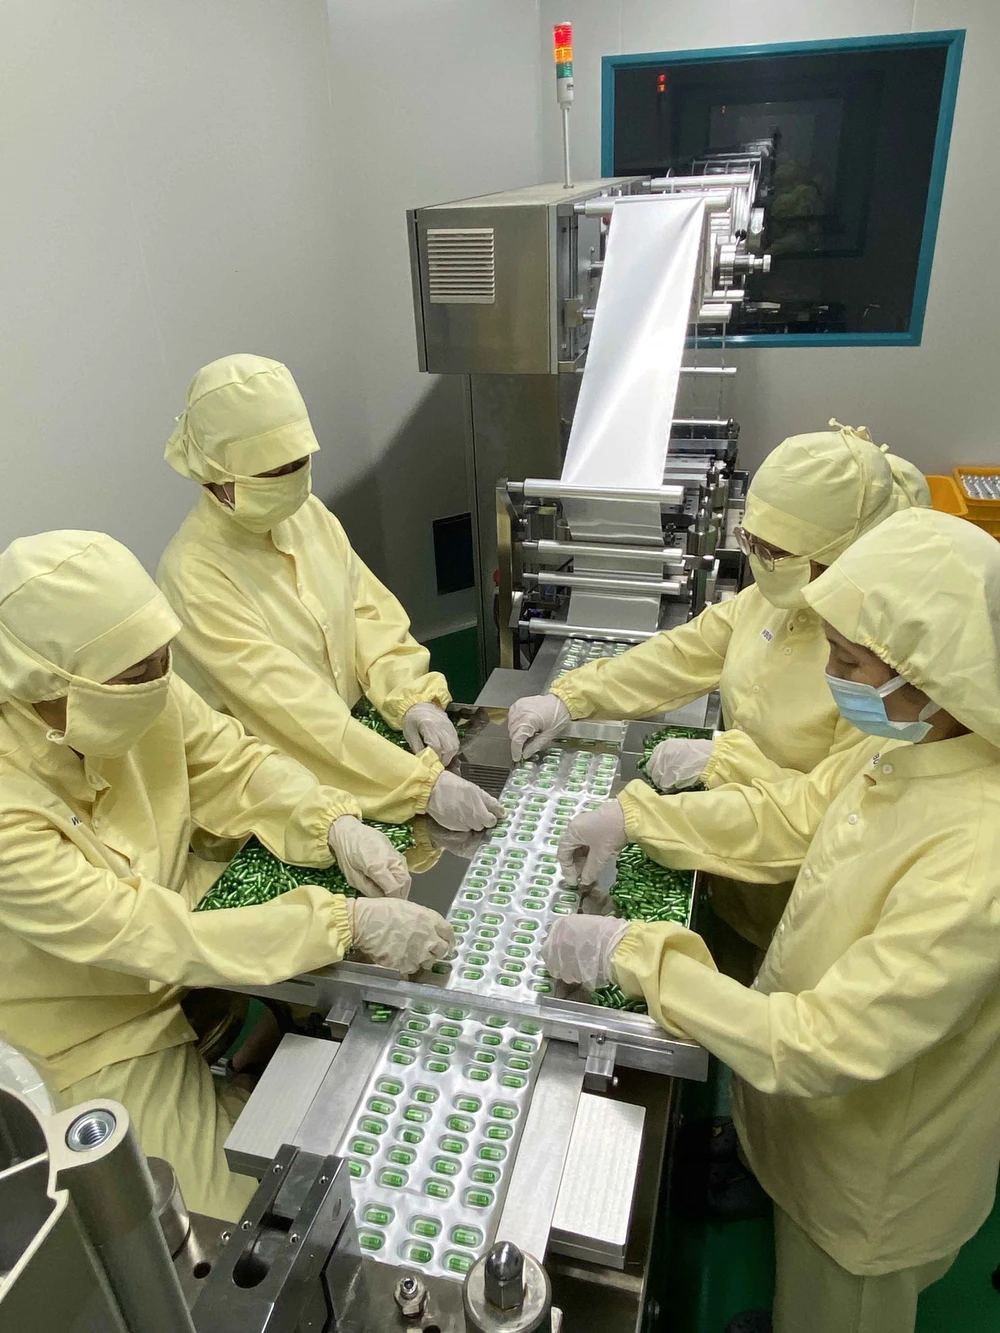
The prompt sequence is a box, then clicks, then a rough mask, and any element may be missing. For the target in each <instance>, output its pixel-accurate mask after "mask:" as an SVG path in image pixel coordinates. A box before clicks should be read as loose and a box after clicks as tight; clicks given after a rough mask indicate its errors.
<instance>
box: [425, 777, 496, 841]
mask: <svg viewBox="0 0 1000 1333" xmlns="http://www.w3.org/2000/svg"><path fill="white" fill-rule="evenodd" d="M427 813H428V814H429V815H430V817H431V819H433V820H435V821H436V822H437V823H438V824H443V825H444V827H445V828H450V829H459V830H461V829H484V828H492V827H493V826H494V824H495V823H496V822H497V820H498V819H499V818H500V816H501V815H502V814H503V806H502V805H501V804H500V802H499V801H498V800H497V799H496V797H495V796H491V795H490V794H489V792H487V791H483V789H482V787H477V786H476V784H475V783H474V782H466V780H465V778H460V777H458V776H457V774H455V773H441V774H440V775H439V776H438V780H437V781H436V782H435V784H434V786H433V787H432V788H431V794H430V796H429V797H428V799H427Z"/></svg>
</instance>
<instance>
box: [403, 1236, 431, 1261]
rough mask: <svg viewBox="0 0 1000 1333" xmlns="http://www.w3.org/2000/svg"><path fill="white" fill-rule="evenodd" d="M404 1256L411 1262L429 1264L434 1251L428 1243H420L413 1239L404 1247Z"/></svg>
mask: <svg viewBox="0 0 1000 1333" xmlns="http://www.w3.org/2000/svg"><path fill="white" fill-rule="evenodd" d="M404 1257H405V1258H406V1260H407V1261H408V1262H409V1263H411V1264H429V1263H430V1261H431V1260H432V1259H433V1258H434V1251H433V1250H432V1249H431V1247H430V1246H429V1245H420V1244H418V1243H417V1242H416V1241H414V1242H413V1243H412V1244H411V1245H408V1246H407V1247H406V1254H405V1256H404Z"/></svg>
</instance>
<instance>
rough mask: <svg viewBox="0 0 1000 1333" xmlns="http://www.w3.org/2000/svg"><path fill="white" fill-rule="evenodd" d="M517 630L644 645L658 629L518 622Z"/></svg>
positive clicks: (559, 637) (558, 636)
mask: <svg viewBox="0 0 1000 1333" xmlns="http://www.w3.org/2000/svg"><path fill="white" fill-rule="evenodd" d="M517 627H518V629H523V630H527V632H528V633H529V634H541V635H543V636H544V637H545V638H553V639H596V640H597V642H598V643H645V642H646V640H647V639H655V638H656V636H657V634H659V632H660V631H659V630H658V629H651V630H645V629H608V628H607V627H606V626H597V625H570V624H568V623H567V622H566V621H565V620H519V621H518V622H517Z"/></svg>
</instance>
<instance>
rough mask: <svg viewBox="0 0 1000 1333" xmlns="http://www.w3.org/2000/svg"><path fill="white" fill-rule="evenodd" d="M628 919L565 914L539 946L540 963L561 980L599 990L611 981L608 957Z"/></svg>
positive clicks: (611, 953) (627, 926)
mask: <svg viewBox="0 0 1000 1333" xmlns="http://www.w3.org/2000/svg"><path fill="white" fill-rule="evenodd" d="M630 925H631V922H629V921H622V920H620V919H619V918H618V917H616V916H564V917H562V918H560V919H559V920H558V921H556V922H555V924H554V925H553V927H552V929H551V930H550V931H549V937H548V939H547V940H546V941H545V944H544V946H543V947H542V962H543V963H544V964H545V967H546V968H547V969H548V971H549V972H551V973H552V975H553V976H554V977H557V978H558V979H559V980H560V981H568V982H571V983H572V984H573V985H575V986H581V985H582V986H586V987H587V989H588V990H599V989H600V988H601V987H602V986H607V985H608V984H609V983H610V982H612V981H613V980H614V969H613V967H612V965H611V959H612V958H613V957H614V952H615V950H616V949H617V948H618V946H619V944H621V942H622V937H623V935H624V934H625V932H626V931H627V930H628V928H629V926H630Z"/></svg>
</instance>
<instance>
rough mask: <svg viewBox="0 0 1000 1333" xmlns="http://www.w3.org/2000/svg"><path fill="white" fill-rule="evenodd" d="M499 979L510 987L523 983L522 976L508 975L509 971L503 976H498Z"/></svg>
mask: <svg viewBox="0 0 1000 1333" xmlns="http://www.w3.org/2000/svg"><path fill="white" fill-rule="evenodd" d="M497 981H498V982H499V984H500V985H501V986H507V987H508V988H509V987H511V986H520V984H521V978H520V977H512V976H508V975H507V973H503V974H502V975H501V976H499V977H497Z"/></svg>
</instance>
